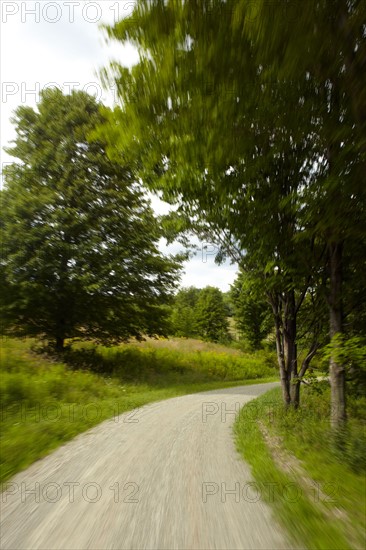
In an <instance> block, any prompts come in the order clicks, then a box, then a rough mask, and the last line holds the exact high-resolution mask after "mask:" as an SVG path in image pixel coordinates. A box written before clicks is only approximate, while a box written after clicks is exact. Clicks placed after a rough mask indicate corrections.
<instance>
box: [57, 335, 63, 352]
mask: <svg viewBox="0 0 366 550" xmlns="http://www.w3.org/2000/svg"><path fill="white" fill-rule="evenodd" d="M64 344H65V339H64V338H62V337H61V336H57V337H56V351H57V352H62V351H64Z"/></svg>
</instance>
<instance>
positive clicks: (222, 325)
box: [195, 286, 230, 342]
mask: <svg viewBox="0 0 366 550" xmlns="http://www.w3.org/2000/svg"><path fill="white" fill-rule="evenodd" d="M195 317H196V326H197V333H198V335H199V336H200V337H201V338H203V339H204V340H209V341H211V342H228V341H229V340H230V334H229V324H228V321H227V310H226V307H225V303H224V300H223V296H222V293H221V291H220V290H219V289H218V288H215V287H211V286H207V287H205V288H204V289H202V290H201V292H200V294H199V297H198V300H197V303H196V307H195Z"/></svg>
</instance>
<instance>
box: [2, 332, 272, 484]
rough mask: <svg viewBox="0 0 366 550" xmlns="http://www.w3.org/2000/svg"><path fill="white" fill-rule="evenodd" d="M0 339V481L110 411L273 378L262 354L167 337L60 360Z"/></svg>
mask: <svg viewBox="0 0 366 550" xmlns="http://www.w3.org/2000/svg"><path fill="white" fill-rule="evenodd" d="M1 344H2V346H1V347H2V351H1V362H0V368H1V376H0V401H1V435H0V481H2V482H4V481H5V480H7V479H9V478H10V477H11V476H12V475H14V474H15V473H16V472H17V471H19V470H21V469H23V468H25V467H27V466H28V465H30V464H31V463H32V462H34V461H35V460H37V459H39V458H41V457H42V456H44V455H46V454H47V453H49V452H50V451H51V450H52V449H54V448H56V447H57V446H59V445H61V444H62V443H64V442H65V441H67V440H69V439H71V438H72V437H74V436H75V435H77V434H78V433H80V432H83V431H85V430H87V429H88V428H90V427H92V426H94V425H96V424H98V423H99V422H101V421H103V420H105V419H107V418H110V417H113V416H114V415H116V414H121V413H123V412H125V411H127V410H131V409H133V408H136V407H140V406H142V405H145V404H146V403H150V402H153V401H158V400H162V399H167V398H169V397H175V396H179V395H184V394H187V393H194V392H197V391H205V390H211V389H216V388H224V387H230V386H235V385H242V384H250V383H256V382H266V381H271V380H273V379H276V372H275V371H274V369H273V368H270V367H267V366H265V365H264V364H263V359H261V357H256V356H249V355H248V356H247V355H240V354H232V353H225V352H224V349H220V353H216V352H215V351H213V350H212V349H211V348H210V351H207V352H205V351H203V350H204V348H202V347H201V349H200V350H196V351H193V352H192V351H191V352H188V351H179V346H178V344H177V343H175V344H174V349H170V348H169V345H170V344H169V343H168V342H167V343H166V347H162V346H161V345H160V346H159V347H154V345H153V344H152V343H151V344H146V345H145V346H143V345H141V346H131V345H126V346H120V347H116V348H102V347H98V348H95V347H93V346H88V347H87V349H80V347H79V346H75V348H74V349H71V350H70V351H69V352H67V353H66V354H65V357H64V360H65V361H66V362H67V363H65V362H57V361H56V360H55V359H53V358H51V357H48V358H47V357H45V356H44V355H39V354H35V353H34V352H32V351H31V349H30V347H31V344H32V342H31V341H27V340H25V341H23V340H15V339H3V340H2V342H1ZM183 345H184V346H185V345H186V342H185V341H183ZM191 349H192V348H191ZM274 376H275V378H274Z"/></svg>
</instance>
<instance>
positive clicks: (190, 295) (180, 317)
mask: <svg viewBox="0 0 366 550" xmlns="http://www.w3.org/2000/svg"><path fill="white" fill-rule="evenodd" d="M199 294H200V290H199V289H198V288H195V287H193V286H191V287H189V288H182V289H180V290H179V292H178V293H177V294H176V296H175V297H174V303H173V307H172V315H171V322H172V330H173V332H172V333H173V334H174V335H176V336H184V337H186V338H191V337H194V336H197V335H198V332H197V320H196V312H195V308H196V305H197V300H198V297H199Z"/></svg>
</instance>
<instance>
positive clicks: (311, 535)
mask: <svg viewBox="0 0 366 550" xmlns="http://www.w3.org/2000/svg"><path fill="white" fill-rule="evenodd" d="M325 386H326V384H324V387H325ZM329 411H330V407H329V389H328V388H327V389H324V390H322V392H321V394H315V393H313V392H312V391H310V390H307V389H303V390H302V407H301V409H300V410H299V411H287V412H285V411H284V409H283V406H282V402H281V394H280V389H279V388H276V389H275V390H271V391H270V392H268V393H266V394H264V395H263V396H261V397H259V398H258V399H257V400H256V401H255V402H253V403H252V404H251V403H249V404H248V405H246V406H245V407H244V408H243V409H242V411H241V414H240V415H239V418H238V420H237V422H236V424H235V427H234V430H235V434H236V441H237V447H238V450H239V451H240V452H241V454H242V455H243V457H244V458H245V459H246V460H247V461H248V462H249V463H250V465H251V467H252V471H253V475H254V477H255V479H256V482H257V483H258V486H259V487H260V490H261V495H262V497H263V499H264V500H266V501H267V502H269V503H270V505H271V506H272V507H273V508H274V512H275V517H276V518H278V519H279V520H280V521H281V522H282V524H283V526H284V527H285V528H286V529H287V530H288V532H289V534H290V536H291V537H292V540H293V544H294V546H300V547H302V548H303V547H305V548H307V549H311V550H312V549H319V550H320V549H323V550H333V549H341V550H345V549H355V548H357V549H358V548H364V547H365V431H364V429H365V412H366V407H365V400H364V399H357V400H356V399H353V400H350V402H349V416H350V418H349V428H348V435H347V441H348V443H347V444H346V445H345V447H344V448H343V449H342V450H340V449H339V448H337V446H336V445H335V444H334V439H333V437H332V436H331V433H330V429H329ZM270 483H274V484H275V485H274V486H272V487H274V489H272V490H271V492H270V490H269V487H270V485H269V484H270ZM289 484H292V485H289Z"/></svg>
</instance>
